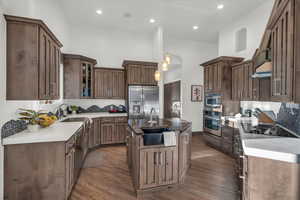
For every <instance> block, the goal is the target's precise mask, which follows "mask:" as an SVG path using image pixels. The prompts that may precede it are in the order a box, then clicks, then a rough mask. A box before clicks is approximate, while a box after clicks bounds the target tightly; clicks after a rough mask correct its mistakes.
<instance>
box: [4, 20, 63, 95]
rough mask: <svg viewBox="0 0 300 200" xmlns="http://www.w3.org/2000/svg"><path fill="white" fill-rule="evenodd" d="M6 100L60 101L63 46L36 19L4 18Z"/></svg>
mask: <svg viewBox="0 0 300 200" xmlns="http://www.w3.org/2000/svg"><path fill="white" fill-rule="evenodd" d="M5 19H6V22H7V84H6V87H7V88H6V89H7V90H6V92H7V93H6V98H7V100H54V99H59V96H60V95H59V87H60V83H59V73H60V63H61V58H60V57H61V53H60V48H61V47H62V44H61V43H60V42H59V40H58V39H57V38H56V37H55V35H54V34H53V33H52V32H51V30H50V29H49V28H48V27H47V26H46V24H44V22H43V21H41V20H37V19H30V18H23V17H16V16H10V15H5Z"/></svg>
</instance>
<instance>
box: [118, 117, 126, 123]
mask: <svg viewBox="0 0 300 200" xmlns="http://www.w3.org/2000/svg"><path fill="white" fill-rule="evenodd" d="M115 122H116V123H126V122H127V117H116V118H115Z"/></svg>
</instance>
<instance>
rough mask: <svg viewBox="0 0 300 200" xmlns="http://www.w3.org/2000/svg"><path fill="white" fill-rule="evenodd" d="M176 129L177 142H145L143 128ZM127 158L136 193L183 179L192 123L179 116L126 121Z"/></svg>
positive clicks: (175, 183)
mask: <svg viewBox="0 0 300 200" xmlns="http://www.w3.org/2000/svg"><path fill="white" fill-rule="evenodd" d="M151 130H153V132H158V131H159V130H168V131H173V132H175V135H176V145H173V146H165V144H157V145H145V141H144V135H145V134H146V133H145V131H149V132H151ZM127 131H128V136H127V161H128V166H129V169H130V173H131V176H132V180H133V186H134V188H135V191H136V194H137V196H138V197H139V196H141V195H142V194H144V193H145V192H147V191H154V190H161V189H167V188H168V187H173V186H177V185H179V184H181V183H183V182H184V178H185V176H186V173H187V171H188V169H189V167H190V165H191V139H192V124H191V123H190V122H187V121H185V120H180V119H159V120H157V121H156V122H155V123H149V122H148V121H147V120H143V119H140V120H129V121H128V128H127Z"/></svg>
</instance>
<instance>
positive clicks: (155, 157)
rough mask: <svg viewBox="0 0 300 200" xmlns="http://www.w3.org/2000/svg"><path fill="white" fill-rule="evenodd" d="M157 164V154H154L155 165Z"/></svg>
mask: <svg viewBox="0 0 300 200" xmlns="http://www.w3.org/2000/svg"><path fill="white" fill-rule="evenodd" d="M156 164H157V153H156V152H154V165H156Z"/></svg>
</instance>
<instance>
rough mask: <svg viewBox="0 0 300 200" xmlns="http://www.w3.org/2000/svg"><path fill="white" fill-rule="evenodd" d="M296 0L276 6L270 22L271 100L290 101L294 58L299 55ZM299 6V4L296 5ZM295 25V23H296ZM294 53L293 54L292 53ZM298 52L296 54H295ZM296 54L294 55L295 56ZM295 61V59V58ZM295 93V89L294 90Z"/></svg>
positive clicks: (291, 98) (295, 66)
mask: <svg viewBox="0 0 300 200" xmlns="http://www.w3.org/2000/svg"><path fill="white" fill-rule="evenodd" d="M296 4H299V2H298V1H295V0H289V1H285V2H282V3H281V4H279V2H278V5H276V6H277V10H276V12H275V13H276V14H275V16H274V18H273V20H272V22H271V24H270V27H269V28H270V30H271V50H272V61H273V62H272V63H273V69H272V80H271V86H272V88H271V94H272V96H271V97H272V100H273V101H292V100H293V86H295V87H296V85H294V81H295V80H294V68H295V69H296V68H297V65H295V64H296V63H294V58H297V56H298V55H299V52H297V51H299V50H297V48H296V47H297V45H299V44H300V43H299V39H298V44H297V43H294V42H297V37H299V36H297V35H295V33H296V30H297V29H295V28H296V27H295V25H296V24H295V22H297V20H299V19H300V17H299V14H297V13H298V11H296V10H295V9H296V8H297V7H295V6H296ZM298 6H299V5H298ZM296 26H297V25H296ZM294 53H295V54H294ZM297 53H298V54H297ZM295 56H296V57H295ZM295 61H296V62H297V59H296V60H295ZM295 93H297V91H296V90H295Z"/></svg>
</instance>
